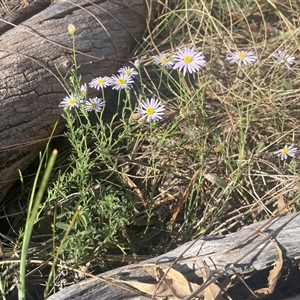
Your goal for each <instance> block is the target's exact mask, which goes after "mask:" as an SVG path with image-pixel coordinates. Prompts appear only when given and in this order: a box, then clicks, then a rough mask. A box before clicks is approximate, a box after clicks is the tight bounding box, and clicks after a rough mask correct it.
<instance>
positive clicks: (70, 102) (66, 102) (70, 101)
mask: <svg viewBox="0 0 300 300" xmlns="http://www.w3.org/2000/svg"><path fill="white" fill-rule="evenodd" d="M58 107H63V108H65V107H67V108H69V109H71V108H72V107H79V103H78V100H77V99H76V97H75V96H74V95H73V94H71V95H70V96H67V97H65V98H64V99H63V101H61V102H60V103H59V105H58Z"/></svg>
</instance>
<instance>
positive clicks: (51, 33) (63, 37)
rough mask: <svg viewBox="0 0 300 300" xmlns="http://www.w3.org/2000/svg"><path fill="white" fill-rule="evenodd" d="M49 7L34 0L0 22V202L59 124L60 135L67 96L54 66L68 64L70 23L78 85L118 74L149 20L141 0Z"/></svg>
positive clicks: (77, 0) (76, 0)
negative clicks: (61, 104)
mask: <svg viewBox="0 0 300 300" xmlns="http://www.w3.org/2000/svg"><path fill="white" fill-rule="evenodd" d="M50 4H51V1H45V0H43V1H40V0H35V1H34V2H33V3H31V4H30V5H29V6H28V7H26V8H24V10H21V11H20V12H15V15H13V14H12V15H10V16H9V17H7V18H6V20H8V21H9V22H10V23H9V24H8V23H7V22H5V21H4V20H3V19H0V34H1V35H0V45H1V46H0V78H1V86H0V201H1V200H2V199H3V198H4V196H5V194H6V193H7V191H8V189H9V188H10V187H11V185H12V184H13V183H14V181H15V180H16V179H18V169H20V170H21V171H23V170H24V169H26V167H28V165H29V164H30V163H31V162H32V161H33V159H34V158H35V157H36V156H37V154H38V152H39V151H40V150H42V149H43V147H44V146H45V144H46V142H47V139H48V137H49V135H50V133H51V131H52V129H53V126H54V124H55V122H56V121H57V120H59V124H58V127H57V132H61V131H62V130H63V120H62V119H61V118H60V114H61V109H59V108H58V104H59V102H60V101H61V100H62V99H63V98H64V97H65V96H66V93H67V91H66V90H65V89H64V88H63V86H62V82H61V80H60V78H59V76H58V73H57V70H56V67H57V68H58V69H59V70H60V72H61V73H62V75H63V76H66V75H67V74H68V72H69V70H70V68H71V67H72V60H71V51H72V49H71V48H70V47H71V38H70V36H69V34H68V32H67V27H68V25H69V24H70V23H72V24H74V25H75V26H76V28H77V29H78V34H77V37H76V50H77V51H78V54H77V60H78V64H79V65H81V68H80V74H81V75H82V82H89V81H90V80H91V79H92V78H94V77H96V76H104V75H108V76H109V75H111V74H112V73H114V72H116V70H117V69H118V68H119V67H120V65H121V64H122V60H124V59H125V58H127V57H128V55H129V51H130V49H131V48H132V46H134V45H135V41H136V40H138V39H139V38H141V36H142V34H143V32H144V30H145V28H146V22H147V20H148V18H149V12H148V9H147V3H146V0H114V1H103V0H92V1H83V0H73V1H64V0H56V1H54V2H53V1H52V4H51V5H50ZM34 5H35V6H34ZM37 8H38V10H39V11H37ZM25 9H26V10H25ZM24 16H26V18H24ZM11 23H14V24H17V25H16V26H12V24H11Z"/></svg>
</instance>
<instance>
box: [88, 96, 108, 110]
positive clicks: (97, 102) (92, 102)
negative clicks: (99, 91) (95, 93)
mask: <svg viewBox="0 0 300 300" xmlns="http://www.w3.org/2000/svg"><path fill="white" fill-rule="evenodd" d="M103 106H105V101H104V100H103V99H102V98H98V97H95V98H90V99H89V100H88V101H86V104H85V108H86V110H87V111H92V110H94V111H95V112H100V111H101V109H102V108H103Z"/></svg>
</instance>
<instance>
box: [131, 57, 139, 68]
mask: <svg viewBox="0 0 300 300" xmlns="http://www.w3.org/2000/svg"><path fill="white" fill-rule="evenodd" d="M130 63H131V64H132V65H134V67H135V68H136V69H138V68H139V67H140V64H141V63H140V60H139V59H138V58H137V59H136V60H135V61H130Z"/></svg>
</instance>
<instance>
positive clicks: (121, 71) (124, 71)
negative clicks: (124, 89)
mask: <svg viewBox="0 0 300 300" xmlns="http://www.w3.org/2000/svg"><path fill="white" fill-rule="evenodd" d="M118 73H119V74H125V75H128V76H131V77H134V76H136V75H138V74H139V73H138V72H137V71H136V69H135V68H130V67H122V68H120V69H119V71H118Z"/></svg>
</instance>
